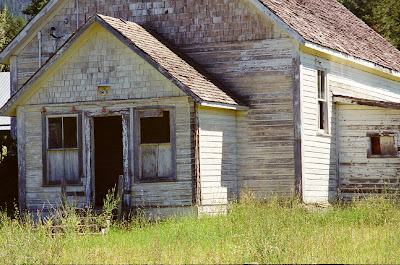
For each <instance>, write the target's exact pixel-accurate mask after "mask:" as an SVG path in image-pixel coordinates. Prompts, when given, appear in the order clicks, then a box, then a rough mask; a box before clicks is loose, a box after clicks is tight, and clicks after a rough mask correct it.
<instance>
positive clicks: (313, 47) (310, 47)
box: [300, 41, 400, 79]
mask: <svg viewBox="0 0 400 265" xmlns="http://www.w3.org/2000/svg"><path fill="white" fill-rule="evenodd" d="M300 47H301V49H302V50H303V51H305V52H308V53H310V51H315V52H319V53H321V54H325V55H327V56H328V57H329V56H330V57H332V56H333V57H335V58H336V59H337V60H338V61H347V62H349V63H353V64H357V65H358V66H359V67H362V68H368V69H370V70H371V71H375V72H377V71H378V72H380V73H381V74H380V75H381V76H385V77H388V78H390V77H389V76H388V75H390V76H391V78H392V79H393V77H394V78H395V79H400V72H398V71H395V70H391V69H389V68H386V67H383V66H380V65H378V64H376V63H372V62H369V61H367V60H363V59H360V58H357V57H354V56H351V55H348V54H346V53H343V52H339V51H335V50H333V49H330V48H326V47H324V46H321V45H318V44H315V43H312V42H309V41H306V42H305V44H304V45H301V46H300ZM321 56H322V57H324V56H323V55H321ZM325 57H326V56H325ZM326 58H327V57H326Z"/></svg>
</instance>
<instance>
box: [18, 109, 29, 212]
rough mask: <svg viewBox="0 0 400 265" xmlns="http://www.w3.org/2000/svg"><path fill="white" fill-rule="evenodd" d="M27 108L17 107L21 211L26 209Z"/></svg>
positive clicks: (19, 201)
mask: <svg viewBox="0 0 400 265" xmlns="http://www.w3.org/2000/svg"><path fill="white" fill-rule="evenodd" d="M25 123H26V120H25V109H24V108H23V107H18V108H17V126H18V130H17V134H18V137H17V138H18V142H17V151H18V195H19V196H18V198H19V200H18V203H19V208H20V211H21V212H24V211H25V209H26V203H27V201H26V142H25V133H26V132H25Z"/></svg>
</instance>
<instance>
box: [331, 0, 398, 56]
mask: <svg viewBox="0 0 400 265" xmlns="http://www.w3.org/2000/svg"><path fill="white" fill-rule="evenodd" d="M338 1H339V2H340V3H341V4H343V5H344V6H345V7H346V8H347V9H349V10H350V11H351V12H353V13H354V14H355V15H356V16H357V17H359V18H360V19H362V20H363V21H364V22H365V23H366V24H367V25H368V26H370V27H371V28H373V29H374V30H375V31H376V32H378V33H379V34H380V35H381V36H383V37H384V38H385V39H386V40H388V41H389V42H390V43H392V44H393V46H395V47H396V48H397V49H400V1H399V0H338Z"/></svg>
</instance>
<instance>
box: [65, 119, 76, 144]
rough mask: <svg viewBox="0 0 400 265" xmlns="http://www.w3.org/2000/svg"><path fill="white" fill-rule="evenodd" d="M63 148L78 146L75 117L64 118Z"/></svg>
mask: <svg viewBox="0 0 400 265" xmlns="http://www.w3.org/2000/svg"><path fill="white" fill-rule="evenodd" d="M63 125H64V148H76V147H78V139H77V128H76V117H65V118H64V124H63Z"/></svg>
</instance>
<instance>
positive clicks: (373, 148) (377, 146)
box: [367, 133, 398, 157]
mask: <svg viewBox="0 0 400 265" xmlns="http://www.w3.org/2000/svg"><path fill="white" fill-rule="evenodd" d="M367 137H368V145H369V147H368V157H397V149H398V148H397V135H396V134H394V133H382V134H377V133H369V134H367Z"/></svg>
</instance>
